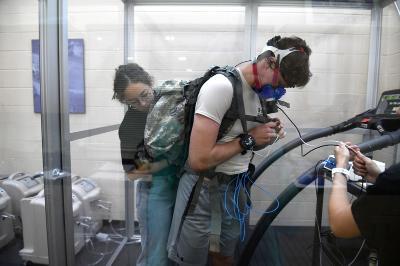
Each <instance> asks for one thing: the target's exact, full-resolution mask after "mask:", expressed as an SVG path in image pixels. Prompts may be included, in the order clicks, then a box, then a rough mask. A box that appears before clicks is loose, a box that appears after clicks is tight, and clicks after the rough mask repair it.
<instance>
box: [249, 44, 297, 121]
mask: <svg viewBox="0 0 400 266" xmlns="http://www.w3.org/2000/svg"><path fill="white" fill-rule="evenodd" d="M267 51H271V52H272V53H273V54H274V55H275V58H276V62H275V68H274V74H273V78H272V84H265V85H263V86H260V81H259V78H258V72H257V58H258V57H257V58H256V59H254V61H253V74H254V76H255V77H256V80H255V87H253V90H254V91H255V92H256V93H257V94H258V96H259V98H260V100H261V105H262V108H263V113H264V114H270V113H276V112H278V107H277V104H280V105H283V106H285V107H287V108H289V107H290V104H289V103H288V102H284V101H281V100H280V99H281V98H282V96H283V95H285V93H286V89H285V88H284V87H283V86H281V85H277V84H278V76H279V71H280V70H279V66H280V63H281V62H282V60H283V58H285V57H286V56H287V55H288V54H291V53H293V52H296V51H300V50H297V49H296V48H294V47H292V48H289V49H285V50H280V49H278V48H276V47H273V46H268V45H266V46H264V48H263V50H262V52H261V53H260V55H261V54H263V53H265V52H267Z"/></svg>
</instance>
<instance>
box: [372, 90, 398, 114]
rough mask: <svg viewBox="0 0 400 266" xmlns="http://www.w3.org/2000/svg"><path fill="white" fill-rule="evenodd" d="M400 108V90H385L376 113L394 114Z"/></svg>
mask: <svg viewBox="0 0 400 266" xmlns="http://www.w3.org/2000/svg"><path fill="white" fill-rule="evenodd" d="M399 108H400V90H391V91H385V92H384V93H382V96H381V99H380V100H379V103H378V106H377V107H376V112H375V114H377V115H379V114H385V115H394V114H396V111H397V109H399Z"/></svg>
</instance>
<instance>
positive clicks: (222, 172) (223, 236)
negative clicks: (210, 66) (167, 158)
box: [168, 36, 311, 266]
mask: <svg viewBox="0 0 400 266" xmlns="http://www.w3.org/2000/svg"><path fill="white" fill-rule="evenodd" d="M310 54H311V50H310V48H309V47H308V46H307V44H306V42H305V41H304V40H302V39H300V38H298V37H289V38H280V36H276V37H274V38H273V39H271V40H269V41H268V42H267V45H266V46H265V47H264V49H263V51H262V53H260V55H258V57H257V58H256V59H255V60H254V61H253V62H251V63H246V64H243V65H241V66H239V67H238V68H237V71H238V72H239V74H240V80H241V83H242V94H243V95H242V98H243V102H244V110H245V114H246V115H250V116H257V115H259V114H260V113H264V112H263V109H265V106H263V105H262V101H260V99H261V98H260V97H263V98H264V99H265V100H269V99H271V98H274V99H275V100H277V99H279V98H280V96H282V94H284V93H285V90H284V88H283V87H295V86H304V85H306V84H307V83H308V81H309V78H310V76H311V74H310V70H309V56H310ZM233 87H234V86H233V85H232V83H231V82H230V80H229V79H228V78H227V77H226V76H224V75H220V74H217V75H214V76H213V77H211V78H210V79H209V80H208V81H206V82H205V83H204V84H203V86H202V87H201V89H200V92H199V95H198V97H197V102H196V109H195V115H194V122H193V127H192V130H191V136H190V145H189V157H188V160H187V165H188V167H186V171H185V173H184V174H183V176H182V177H181V179H180V182H179V187H178V193H177V198H176V202H175V210H174V216H173V221H172V225H171V230H170V234H169V239H168V253H169V257H170V258H171V259H172V260H174V261H175V262H177V263H178V264H179V265H205V264H206V263H207V260H208V255H210V260H211V261H212V263H213V265H214V266H215V265H217V266H218V265H232V264H233V255H234V249H235V247H236V244H237V240H238V238H239V231H240V229H241V228H240V223H239V221H238V220H235V218H234V217H232V216H231V214H232V212H229V211H228V210H232V209H233V208H235V207H239V210H242V209H243V208H240V206H242V207H243V206H245V205H246V202H245V199H243V198H241V199H240V200H237V198H236V197H234V196H233V195H234V193H235V189H234V187H233V186H229V184H230V182H231V181H232V180H233V179H235V178H242V177H244V176H247V175H246V172H247V170H248V168H249V163H250V162H251V159H252V156H253V149H254V148H257V147H263V146H266V145H269V144H271V143H273V142H275V141H276V140H278V139H279V138H282V137H283V136H284V134H285V132H284V130H283V127H282V124H281V123H280V122H279V120H277V119H275V120H272V121H265V123H262V124H259V123H256V122H246V123H245V125H243V122H242V121H241V120H240V119H237V120H236V122H235V123H234V124H233V126H232V127H231V128H230V130H229V131H228V132H227V133H226V134H224V136H223V137H222V138H218V137H219V130H220V125H221V122H222V120H223V118H224V116H225V114H226V113H227V111H228V109H229V108H230V106H231V103H232V99H233V94H234V88H233ZM275 102H276V101H275ZM245 127H247V129H248V130H247V129H246V128H245ZM246 130H247V132H245V131H246ZM199 180H203V181H202V182H199ZM196 182H197V183H196ZM199 183H200V185H199V186H196V184H199ZM196 188H198V189H196ZM189 198H190V199H189ZM234 198H235V199H234ZM188 202H190V203H189V204H188ZM193 202H194V204H193ZM235 204H236V205H240V206H233V205H235Z"/></svg>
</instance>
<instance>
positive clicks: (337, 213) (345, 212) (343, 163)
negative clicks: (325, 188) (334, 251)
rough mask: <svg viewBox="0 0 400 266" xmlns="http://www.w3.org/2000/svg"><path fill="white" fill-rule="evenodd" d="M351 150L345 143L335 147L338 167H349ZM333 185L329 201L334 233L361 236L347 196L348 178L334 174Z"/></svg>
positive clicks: (345, 235)
mask: <svg viewBox="0 0 400 266" xmlns="http://www.w3.org/2000/svg"><path fill="white" fill-rule="evenodd" d="M349 156H350V153H349V150H348V149H347V148H346V146H345V144H344V143H342V144H340V146H338V147H336V148H335V158H336V167H337V168H347V164H348V160H349ZM332 179H333V180H332V181H333V186H332V192H331V195H330V197H329V202H328V216H329V224H330V227H331V230H332V232H333V234H334V235H335V236H337V237H343V238H351V237H356V236H359V235H360V234H361V233H360V230H359V228H358V226H357V223H356V221H355V220H354V216H353V213H352V212H351V203H350V202H349V199H348V197H347V178H346V176H345V175H343V174H342V173H335V174H334V176H332Z"/></svg>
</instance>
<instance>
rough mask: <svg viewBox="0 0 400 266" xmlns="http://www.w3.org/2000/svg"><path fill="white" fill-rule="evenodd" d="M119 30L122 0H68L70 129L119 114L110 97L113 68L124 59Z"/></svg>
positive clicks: (102, 122)
mask: <svg viewBox="0 0 400 266" xmlns="http://www.w3.org/2000/svg"><path fill="white" fill-rule="evenodd" d="M123 34H124V6H123V2H122V1H119V0H101V1H94V0H93V1H92V0H91V1H84V2H82V1H77V0H72V1H69V3H68V39H69V64H70V76H69V88H70V93H71V94H70V95H71V96H70V111H72V112H71V114H70V131H71V132H77V131H82V130H87V129H93V128H98V127H103V126H109V125H113V124H116V123H117V121H116V118H117V117H121V116H122V115H123V112H124V109H123V107H122V106H121V105H120V104H118V103H117V102H116V101H112V99H111V98H112V96H113V93H112V88H113V78H114V72H115V68H116V67H117V66H118V65H120V64H122V63H123V62H124V58H123V53H124V50H123V49H124V35H123ZM75 111H76V113H74V112H75Z"/></svg>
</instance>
